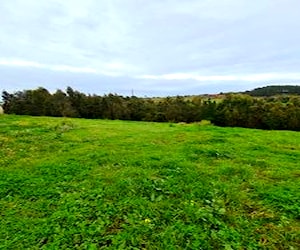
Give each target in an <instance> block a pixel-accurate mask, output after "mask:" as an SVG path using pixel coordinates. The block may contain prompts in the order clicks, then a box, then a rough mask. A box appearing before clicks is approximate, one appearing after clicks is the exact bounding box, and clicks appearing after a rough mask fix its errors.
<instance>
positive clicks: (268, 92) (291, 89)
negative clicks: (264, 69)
mask: <svg viewBox="0 0 300 250" xmlns="http://www.w3.org/2000/svg"><path fill="white" fill-rule="evenodd" d="M244 93H245V94H248V95H251V96H274V95H282V94H285V95H286V94H289V95H295V94H296V95H300V86H292V85H283V86H280V85H278V86H266V87H262V88H256V89H253V90H251V91H246V92H244Z"/></svg>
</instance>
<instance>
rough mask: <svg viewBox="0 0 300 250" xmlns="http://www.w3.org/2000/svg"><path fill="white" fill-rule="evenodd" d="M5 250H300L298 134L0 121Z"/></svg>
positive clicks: (0, 229)
mask: <svg viewBox="0 0 300 250" xmlns="http://www.w3.org/2000/svg"><path fill="white" fill-rule="evenodd" d="M0 216H1V217H0V218H1V223H0V249H14V250H15V249H300V133H299V132H291V131H263V130H254V129H243V128H221V127H216V126H212V125H203V124H170V123H150V122H148V123H147V122H126V121H109V120H85V119H71V118H49V117H29V116H14V115H2V116H0Z"/></svg>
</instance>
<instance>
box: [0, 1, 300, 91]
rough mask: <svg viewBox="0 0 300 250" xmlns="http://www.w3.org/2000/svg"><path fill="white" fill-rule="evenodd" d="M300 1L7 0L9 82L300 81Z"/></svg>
mask: <svg viewBox="0 0 300 250" xmlns="http://www.w3.org/2000/svg"><path fill="white" fill-rule="evenodd" d="M299 13H300V1H299V0H251V1H250V0H184V1H183V0H0V90H4V89H5V90H7V91H10V92H12V91H17V90H23V89H32V88H36V87H39V86H42V87H45V88H47V89H48V90H50V91H55V90H56V89H65V88H66V87H67V86H71V87H73V88H74V89H76V90H80V91H82V92H85V93H91V94H93V93H95V94H99V95H102V94H104V93H109V92H112V93H118V94H123V95H130V94H131V92H132V90H133V91H134V94H136V95H138V96H145V95H147V96H166V95H178V94H179V95H185V94H201V93H219V92H226V91H239V90H247V89H253V88H254V87H257V86H265V85H271V84H273V85H275V84H299V85H300V32H299V31H300V14H299Z"/></svg>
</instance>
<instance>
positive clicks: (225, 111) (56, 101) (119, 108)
mask: <svg viewBox="0 0 300 250" xmlns="http://www.w3.org/2000/svg"><path fill="white" fill-rule="evenodd" d="M221 96H222V99H210V98H203V97H200V96H194V97H193V98H185V97H181V96H177V97H173V98H171V97H166V98H160V99H149V98H138V97H135V96H132V97H123V96H119V95H116V94H108V95H104V96H97V95H85V94H83V93H80V92H78V91H75V90H73V89H72V88H71V87H68V88H67V90H66V93H65V92H63V91H61V90H57V91H56V92H55V93H54V94H50V93H49V92H48V91H47V90H46V89H44V88H38V89H36V90H24V91H19V92H16V93H14V94H10V93H8V92H6V91H3V93H2V98H3V101H4V104H3V107H4V110H5V112H6V113H7V114H18V115H33V116H57V117H59V116H63V117H80V118H90V119H97V118H100V119H112V120H132V121H155V122H187V123H190V122H199V121H201V120H209V121H211V122H213V123H214V124H216V125H219V126H239V127H247V128H260V129H286V130H296V131H298V130H300V96H292V95H284V96H272V97H265V98H261V97H260V98H257V97H251V96H249V95H245V94H227V95H221Z"/></svg>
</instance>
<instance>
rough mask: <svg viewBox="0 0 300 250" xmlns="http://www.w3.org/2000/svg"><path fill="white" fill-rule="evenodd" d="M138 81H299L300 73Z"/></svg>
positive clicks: (177, 76)
mask: <svg viewBox="0 0 300 250" xmlns="http://www.w3.org/2000/svg"><path fill="white" fill-rule="evenodd" d="M136 78H138V79H151V80H172V81H173V80H175V81H176V80H195V81H200V82H211V81H218V82H222V81H225V82H226V81H250V82H251V81H254V82H257V81H260V82H261V81H271V80H275V81H276V80H287V81H288V80H292V81H294V80H299V81H300V73H263V74H245V75H198V74H195V73H173V74H163V75H140V76H137V77H136Z"/></svg>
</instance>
